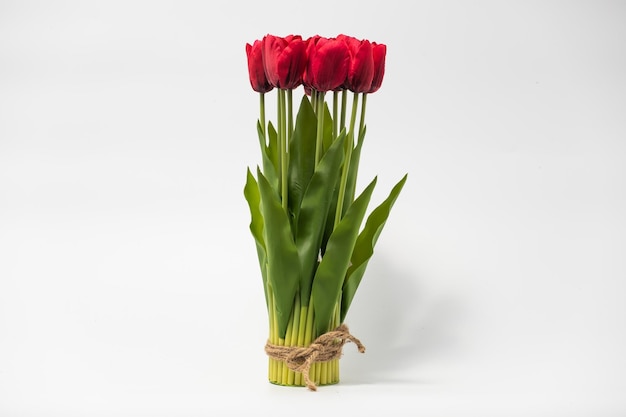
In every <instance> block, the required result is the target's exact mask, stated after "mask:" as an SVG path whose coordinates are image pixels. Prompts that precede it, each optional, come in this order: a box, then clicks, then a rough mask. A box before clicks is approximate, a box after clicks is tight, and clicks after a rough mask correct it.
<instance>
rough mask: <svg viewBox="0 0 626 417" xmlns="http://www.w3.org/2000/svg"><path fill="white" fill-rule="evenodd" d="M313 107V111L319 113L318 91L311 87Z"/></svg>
mask: <svg viewBox="0 0 626 417" xmlns="http://www.w3.org/2000/svg"><path fill="white" fill-rule="evenodd" d="M311 107H313V111H314V112H315V113H317V91H315V90H313V89H311Z"/></svg>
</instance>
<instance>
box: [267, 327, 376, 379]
mask: <svg viewBox="0 0 626 417" xmlns="http://www.w3.org/2000/svg"><path fill="white" fill-rule="evenodd" d="M347 342H352V343H354V344H355V345H356V346H357V348H358V349H359V352H361V353H365V346H363V344H362V343H361V341H360V340H359V339H357V338H356V337H354V336H352V335H351V334H350V332H349V331H348V326H346V325H345V324H342V325H340V326H339V327H337V328H336V329H335V330H331V331H330V332H327V333H324V334H323V335H321V336H320V337H318V338H317V339H315V340H314V341H313V342H312V343H311V344H310V345H309V346H306V347H301V346H279V345H273V344H271V343H270V342H269V341H268V342H267V343H266V344H265V353H267V355H268V356H269V357H270V358H273V359H276V360H279V361H282V362H284V363H285V364H286V365H287V367H288V368H289V369H291V370H292V371H295V372H300V373H302V376H303V377H304V382H305V384H306V386H307V387H308V388H309V389H310V390H311V391H317V386H316V385H315V383H314V382H313V381H311V378H310V376H309V372H310V370H311V365H312V364H313V363H315V362H329V361H331V360H334V359H339V358H340V357H341V355H342V348H343V345H345V344H346V343H347Z"/></svg>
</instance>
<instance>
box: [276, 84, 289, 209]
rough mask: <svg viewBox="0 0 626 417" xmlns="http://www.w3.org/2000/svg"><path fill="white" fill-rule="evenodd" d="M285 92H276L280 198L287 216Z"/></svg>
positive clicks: (280, 90) (281, 90)
mask: <svg viewBox="0 0 626 417" xmlns="http://www.w3.org/2000/svg"><path fill="white" fill-rule="evenodd" d="M285 107H286V106H285V90H283V89H279V90H278V108H279V110H278V113H279V117H278V120H279V122H278V124H279V126H278V141H279V143H280V189H281V192H280V195H281V198H282V203H283V209H284V210H285V212H286V213H287V214H289V213H288V209H287V207H288V206H287V203H288V201H287V200H288V199H287V197H288V196H287V157H288V156H287V135H286V132H285V131H286V126H285V124H286V122H287V121H286V120H285V119H286V118H285V113H286V108H285Z"/></svg>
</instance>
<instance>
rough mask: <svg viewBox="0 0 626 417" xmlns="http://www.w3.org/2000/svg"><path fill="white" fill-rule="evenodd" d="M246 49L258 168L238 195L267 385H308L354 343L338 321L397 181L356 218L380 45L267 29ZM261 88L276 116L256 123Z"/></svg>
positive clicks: (333, 376) (379, 76)
mask: <svg viewBox="0 0 626 417" xmlns="http://www.w3.org/2000/svg"><path fill="white" fill-rule="evenodd" d="M246 53H247V58H248V70H249V76H250V84H251V86H252V89H253V90H254V91H256V92H258V93H259V97H260V117H259V120H258V123H257V131H258V136H259V142H260V146H261V156H262V168H261V167H257V169H256V177H255V175H254V174H253V173H252V172H251V171H250V169H248V173H247V181H246V184H245V188H244V195H245V198H246V200H247V202H248V204H249V208H250V214H251V219H252V220H251V223H250V230H251V231H252V236H253V237H254V240H255V243H256V249H257V254H258V259H259V264H260V269H261V276H262V278H263V288H264V290H265V300H266V302H267V311H268V316H269V339H268V343H267V345H266V352H267V353H268V355H269V356H270V364H269V380H270V382H272V383H275V384H279V385H294V386H304V385H307V386H308V387H309V388H311V389H315V385H316V384H321V385H326V384H333V383H337V382H338V381H339V364H338V360H339V356H340V354H341V352H340V350H341V346H343V343H345V342H347V341H353V342H355V343H357V345H358V346H359V350H364V349H362V345H360V342H358V339H356V338H354V337H353V336H352V335H350V334H349V332H348V330H347V327H345V325H344V324H343V322H344V319H345V317H346V314H347V312H348V309H349V307H350V304H351V303H352V300H353V298H354V295H355V292H356V290H357V288H358V286H359V283H360V282H361V279H362V277H363V275H364V273H365V269H366V267H367V264H368V261H369V260H370V258H371V256H372V254H373V252H374V246H375V244H376V241H377V239H378V237H379V235H380V233H381V231H382V229H383V227H384V225H385V222H386V221H387V218H388V216H389V213H390V210H391V208H392V206H393V204H394V202H395V201H396V199H397V197H398V195H399V194H400V191H401V190H402V187H403V185H404V183H405V181H406V175H405V176H404V177H403V178H402V179H401V180H400V181H399V182H398V183H397V184H396V185H395V186H394V187H393V189H392V190H391V192H390V193H389V196H388V197H387V198H386V199H385V200H384V201H383V202H382V203H381V204H380V205H378V206H377V207H376V208H375V209H374V210H372V211H371V212H370V213H369V215H368V216H367V220H365V217H366V212H367V211H368V210H367V208H368V205H369V202H370V197H371V196H372V192H373V190H374V186H375V185H376V178H374V179H373V180H372V181H371V182H370V183H369V185H367V186H366V187H365V188H364V189H363V190H362V191H360V192H359V193H357V189H356V188H357V174H358V168H359V157H360V154H361V149H362V147H363V142H364V138H365V131H366V126H365V109H366V102H367V97H368V94H371V93H374V92H376V91H377V90H378V89H379V88H380V86H381V83H382V80H383V75H384V70H385V56H386V46H385V45H383V44H377V43H375V42H370V41H368V40H359V39H355V38H353V37H350V36H345V35H339V36H337V37H336V38H325V37H321V36H313V37H311V38H309V39H306V40H305V39H303V38H302V37H301V36H298V35H291V36H287V37H278V36H272V35H267V36H265V37H264V38H263V39H262V40H257V41H255V42H254V43H253V44H252V45H250V44H246ZM300 86H303V90H304V91H303V93H302V99H301V100H300V102H299V107H298V110H297V112H296V113H295V118H294V103H293V92H294V90H295V89H297V88H298V87H300ZM271 90H275V91H276V100H275V101H276V108H277V112H276V120H275V123H272V122H271V121H270V122H266V108H265V100H266V94H267V93H268V92H270V91H271ZM348 91H349V92H351V93H352V96H351V99H352V100H351V105H348V94H349V93H348ZM357 120H358V123H357ZM364 220H365V224H364V225H363V221H364Z"/></svg>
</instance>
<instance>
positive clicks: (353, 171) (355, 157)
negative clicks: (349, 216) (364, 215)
mask: <svg viewBox="0 0 626 417" xmlns="http://www.w3.org/2000/svg"><path fill="white" fill-rule="evenodd" d="M364 138H365V128H364V129H363V132H362V134H361V136H360V137H359V140H358V141H357V144H356V146H355V147H354V149H352V156H351V157H350V169H349V171H348V181H347V183H346V195H345V198H344V200H343V212H344V213H345V212H346V210H348V208H349V207H350V204H352V202H353V201H354V195H355V193H356V180H357V176H358V174H359V163H360V161H361V149H362V148H363V139H364ZM342 214H343V213H342Z"/></svg>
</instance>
